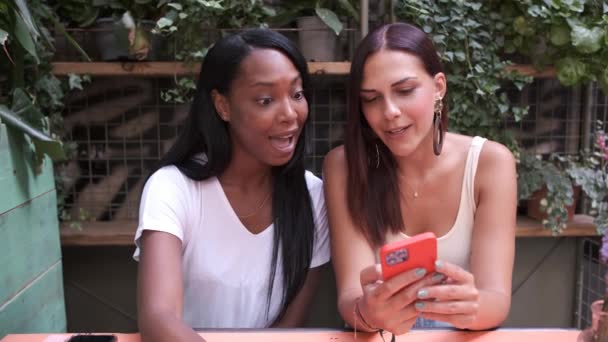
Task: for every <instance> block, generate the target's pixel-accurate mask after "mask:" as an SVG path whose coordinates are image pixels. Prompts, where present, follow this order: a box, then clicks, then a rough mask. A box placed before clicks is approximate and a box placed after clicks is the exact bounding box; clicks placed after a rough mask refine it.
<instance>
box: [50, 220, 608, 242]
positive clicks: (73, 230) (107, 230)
mask: <svg viewBox="0 0 608 342" xmlns="http://www.w3.org/2000/svg"><path fill="white" fill-rule="evenodd" d="M80 225H81V227H70V224H69V223H63V224H62V225H61V244H62V245H63V246H133V237H134V235H135V230H136V229H137V222H136V221H103V222H102V221H100V222H95V221H94V222H81V223H80ZM516 236H517V237H552V236H553V235H552V234H551V231H549V230H547V229H545V228H543V226H542V224H541V223H540V222H539V221H536V220H534V219H531V218H528V217H518V218H517V230H516ZM559 236H579V237H582V236H597V232H596V230H595V225H594V224H593V218H591V217H590V216H586V215H575V216H574V219H573V220H572V222H570V223H569V224H568V228H567V229H566V230H564V231H563V233H562V234H561V235H559Z"/></svg>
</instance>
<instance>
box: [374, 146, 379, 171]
mask: <svg viewBox="0 0 608 342" xmlns="http://www.w3.org/2000/svg"><path fill="white" fill-rule="evenodd" d="M374 145H375V146H376V169H377V168H379V167H380V151H379V150H378V144H374Z"/></svg>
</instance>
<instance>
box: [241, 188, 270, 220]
mask: <svg viewBox="0 0 608 342" xmlns="http://www.w3.org/2000/svg"><path fill="white" fill-rule="evenodd" d="M270 192H271V191H268V193H267V194H266V197H264V200H263V201H262V204H260V206H259V207H257V208H255V210H254V211H252V212H250V213H249V214H246V215H239V214H238V213H237V212H236V210H235V211H234V213H235V214H236V217H238V218H242V219H243V218H248V217H251V216H253V215H255V214H257V213H258V211H260V209H262V207H263V206H264V204H266V201H268V198H270Z"/></svg>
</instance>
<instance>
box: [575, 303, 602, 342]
mask: <svg viewBox="0 0 608 342" xmlns="http://www.w3.org/2000/svg"><path fill="white" fill-rule="evenodd" d="M603 306H604V301H603V300H601V299H600V300H596V301H595V302H593V303H591V326H590V327H589V328H587V329H585V330H583V331H582V332H581V333H580V335H579V336H578V338H577V339H576V340H577V342H606V341H608V336H603V337H602V336H600V335H599V334H598V333H599V330H600V326H601V322H602V321H603V322H604V325H605V324H608V312H603V311H602V307H603Z"/></svg>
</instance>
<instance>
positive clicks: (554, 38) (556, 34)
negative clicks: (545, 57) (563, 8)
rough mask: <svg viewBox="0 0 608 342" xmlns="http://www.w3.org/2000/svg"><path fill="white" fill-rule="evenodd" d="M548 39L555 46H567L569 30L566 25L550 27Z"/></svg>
mask: <svg viewBox="0 0 608 342" xmlns="http://www.w3.org/2000/svg"><path fill="white" fill-rule="evenodd" d="M549 39H550V40H551V43H553V44H554V45H556V46H562V45H566V44H568V43H569V42H570V28H569V27H567V26H566V25H552V26H551V32H550V33H549Z"/></svg>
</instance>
